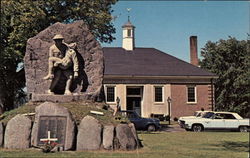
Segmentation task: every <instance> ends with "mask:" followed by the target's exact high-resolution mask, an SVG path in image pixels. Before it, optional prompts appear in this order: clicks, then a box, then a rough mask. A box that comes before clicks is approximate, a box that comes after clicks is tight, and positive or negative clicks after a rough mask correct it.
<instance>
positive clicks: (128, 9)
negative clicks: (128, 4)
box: [127, 8, 132, 21]
mask: <svg viewBox="0 0 250 158" xmlns="http://www.w3.org/2000/svg"><path fill="white" fill-rule="evenodd" d="M131 9H132V8H127V11H128V21H130V19H129V18H130V15H129V12H130V10H131Z"/></svg>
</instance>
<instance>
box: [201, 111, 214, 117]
mask: <svg viewBox="0 0 250 158" xmlns="http://www.w3.org/2000/svg"><path fill="white" fill-rule="evenodd" d="M213 115H214V113H213V112H207V113H206V114H205V115H203V116H202V118H211V117H212V116H213Z"/></svg>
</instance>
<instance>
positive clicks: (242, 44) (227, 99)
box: [200, 37, 250, 117]
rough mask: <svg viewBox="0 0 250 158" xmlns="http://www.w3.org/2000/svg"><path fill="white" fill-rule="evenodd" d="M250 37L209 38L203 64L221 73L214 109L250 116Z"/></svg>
mask: <svg viewBox="0 0 250 158" xmlns="http://www.w3.org/2000/svg"><path fill="white" fill-rule="evenodd" d="M249 46H250V40H242V41H238V40H237V39H235V38H232V37H229V39H227V40H219V41H218V42H211V41H208V42H207V43H206V45H205V47H204V48H203V49H202V51H201V55H202V57H203V60H202V61H201V63H200V64H201V67H202V68H204V69H207V70H208V71H210V72H213V73H215V74H217V75H218V76H219V78H218V79H217V80H216V81H215V102H216V103H215V105H216V107H215V109H216V110H220V111H234V112H237V113H239V114H241V115H242V116H245V117H250V112H249V106H250V78H249V76H250V49H249Z"/></svg>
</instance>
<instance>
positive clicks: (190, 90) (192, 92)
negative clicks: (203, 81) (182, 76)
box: [187, 86, 196, 103]
mask: <svg viewBox="0 0 250 158" xmlns="http://www.w3.org/2000/svg"><path fill="white" fill-rule="evenodd" d="M187 102H188V103H195V102H196V87H195V86H188V87H187Z"/></svg>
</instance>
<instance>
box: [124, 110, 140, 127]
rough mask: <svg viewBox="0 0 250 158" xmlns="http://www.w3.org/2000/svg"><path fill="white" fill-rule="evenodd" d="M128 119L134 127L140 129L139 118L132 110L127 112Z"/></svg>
mask: <svg viewBox="0 0 250 158" xmlns="http://www.w3.org/2000/svg"><path fill="white" fill-rule="evenodd" d="M127 115H128V119H129V120H130V121H131V122H132V123H134V125H135V128H136V129H142V123H141V118H140V117H139V116H138V115H137V114H136V113H134V112H127Z"/></svg>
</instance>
